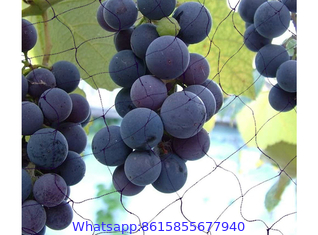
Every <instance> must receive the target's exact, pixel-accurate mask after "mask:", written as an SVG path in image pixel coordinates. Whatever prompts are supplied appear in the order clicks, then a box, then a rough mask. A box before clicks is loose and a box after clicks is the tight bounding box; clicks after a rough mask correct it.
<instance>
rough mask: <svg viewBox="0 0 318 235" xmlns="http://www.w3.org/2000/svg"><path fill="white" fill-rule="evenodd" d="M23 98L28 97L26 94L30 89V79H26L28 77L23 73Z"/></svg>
mask: <svg viewBox="0 0 318 235" xmlns="http://www.w3.org/2000/svg"><path fill="white" fill-rule="evenodd" d="M21 87H22V95H21V97H22V100H25V99H26V95H27V93H28V90H29V84H28V80H26V78H25V77H24V76H23V74H22V85H21Z"/></svg>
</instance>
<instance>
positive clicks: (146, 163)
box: [124, 150, 161, 186]
mask: <svg viewBox="0 0 318 235" xmlns="http://www.w3.org/2000/svg"><path fill="white" fill-rule="evenodd" d="M124 171H125V174H126V177H127V178H128V179H129V181H131V182H132V183H133V184H135V185H138V186H146V185H148V184H152V183H153V182H155V180H156V179H157V178H158V177H159V174H160V172H161V160H160V158H159V156H157V155H156V154H155V153H154V152H153V151H138V150H136V151H134V152H132V153H131V154H129V155H128V157H127V159H126V161H125V165H124Z"/></svg>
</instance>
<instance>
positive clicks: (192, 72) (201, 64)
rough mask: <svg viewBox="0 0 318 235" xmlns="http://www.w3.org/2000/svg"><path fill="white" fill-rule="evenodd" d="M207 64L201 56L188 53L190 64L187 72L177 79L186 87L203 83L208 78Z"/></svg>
mask: <svg viewBox="0 0 318 235" xmlns="http://www.w3.org/2000/svg"><path fill="white" fill-rule="evenodd" d="M209 73H210V66H209V62H208V61H207V60H206V58H204V57H203V56H202V55H200V54H197V53H190V62H189V66H188V68H187V70H186V71H185V72H184V73H183V74H182V75H181V76H180V77H179V78H178V80H180V81H182V82H183V83H184V84H186V85H194V84H201V83H203V82H204V81H205V80H206V79H207V78H208V76H209Z"/></svg>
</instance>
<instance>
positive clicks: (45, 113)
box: [22, 19, 90, 235]
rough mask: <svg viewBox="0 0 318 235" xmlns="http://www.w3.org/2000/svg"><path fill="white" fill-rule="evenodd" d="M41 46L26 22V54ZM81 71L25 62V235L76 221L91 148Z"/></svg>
mask: <svg viewBox="0 0 318 235" xmlns="http://www.w3.org/2000/svg"><path fill="white" fill-rule="evenodd" d="M36 41H37V32H36V29H35V27H34V26H33V25H32V24H31V23H30V22H29V21H27V20H25V19H22V52H23V53H24V54H25V55H27V53H28V51H29V50H31V49H32V48H33V47H34V46H35V44H36ZM79 82H80V73H79V71H78V69H77V67H76V66H75V65H74V64H73V63H71V62H68V61H58V62H56V63H54V64H53V65H52V66H51V67H45V66H35V65H32V64H30V63H29V62H27V61H25V66H24V67H23V70H22V234H28V235H29V234H44V233H45V230H46V227H49V228H51V229H54V230H61V229H64V228H66V227H67V226H68V225H69V224H70V223H71V222H72V218H73V210H72V208H71V206H70V204H69V203H68V201H67V199H68V198H69V195H70V186H72V185H75V184H77V183H79V182H80V181H81V180H82V178H83V177H84V175H85V171H86V166H85V162H84V161H83V159H82V156H81V155H80V154H81V153H82V152H83V151H84V149H85V147H86V144H87V136H86V133H85V131H84V129H83V127H84V126H85V125H86V124H87V122H88V121H89V119H90V106H89V104H88V102H87V100H86V99H85V98H84V97H83V96H81V95H79V94H76V93H71V92H73V91H74V90H75V89H76V88H77V87H78V84H79Z"/></svg>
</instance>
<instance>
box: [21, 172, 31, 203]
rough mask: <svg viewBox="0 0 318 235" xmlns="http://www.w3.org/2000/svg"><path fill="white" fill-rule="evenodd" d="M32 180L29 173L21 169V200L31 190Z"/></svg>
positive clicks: (25, 197) (24, 198)
mask: <svg viewBox="0 0 318 235" xmlns="http://www.w3.org/2000/svg"><path fill="white" fill-rule="evenodd" d="M32 187H33V185H32V180H31V176H30V175H29V173H28V172H27V171H26V170H25V169H22V202H24V201H25V200H26V199H27V198H28V197H29V195H30V194H31V192H32Z"/></svg>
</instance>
